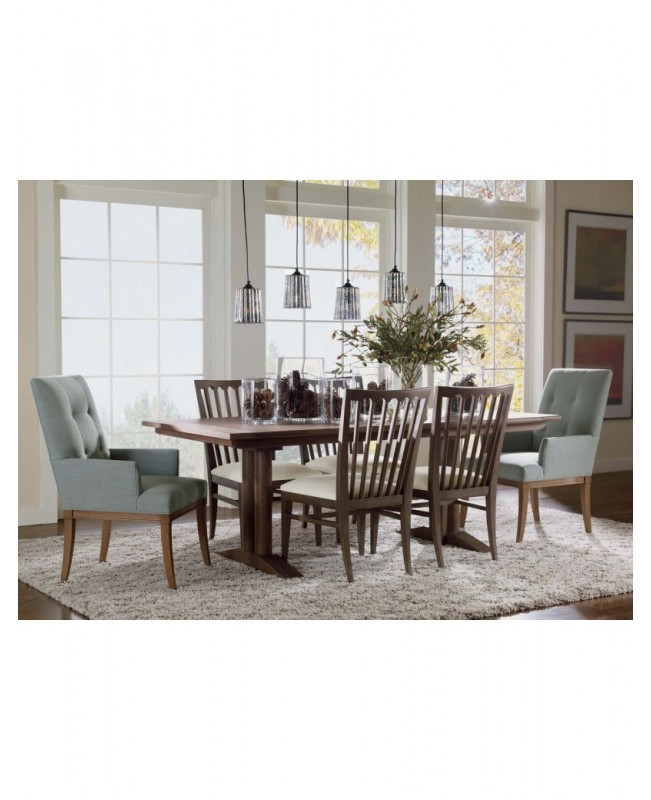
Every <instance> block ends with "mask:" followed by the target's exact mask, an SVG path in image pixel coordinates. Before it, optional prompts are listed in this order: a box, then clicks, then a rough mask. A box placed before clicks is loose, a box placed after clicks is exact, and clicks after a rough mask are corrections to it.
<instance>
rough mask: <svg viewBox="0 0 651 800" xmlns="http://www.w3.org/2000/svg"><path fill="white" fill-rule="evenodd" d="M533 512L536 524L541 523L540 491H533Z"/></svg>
mask: <svg viewBox="0 0 651 800" xmlns="http://www.w3.org/2000/svg"><path fill="white" fill-rule="evenodd" d="M531 511H532V512H533V519H534V522H540V506H539V505H538V489H531Z"/></svg>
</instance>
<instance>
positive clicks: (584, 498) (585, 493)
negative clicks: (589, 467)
mask: <svg viewBox="0 0 651 800" xmlns="http://www.w3.org/2000/svg"><path fill="white" fill-rule="evenodd" d="M591 481H592V479H591V478H586V479H585V480H584V482H583V483H582V484H581V512H582V513H583V525H584V527H585V532H586V533H592V517H591V514H590V484H591Z"/></svg>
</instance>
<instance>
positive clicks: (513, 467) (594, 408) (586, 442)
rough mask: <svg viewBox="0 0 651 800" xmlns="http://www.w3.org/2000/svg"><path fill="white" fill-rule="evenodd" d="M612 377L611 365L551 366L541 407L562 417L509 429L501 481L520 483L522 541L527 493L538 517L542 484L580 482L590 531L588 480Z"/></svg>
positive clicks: (544, 411)
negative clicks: (534, 427)
mask: <svg viewBox="0 0 651 800" xmlns="http://www.w3.org/2000/svg"><path fill="white" fill-rule="evenodd" d="M611 378H612V372H611V371H610V370H609V369H553V370H551V372H550V373H549V375H548V377H547V381H546V382H545V387H544V389H543V394H542V398H541V400H540V406H539V408H538V411H539V412H540V413H541V414H559V415H560V416H561V417H562V419H561V420H559V421H557V422H550V423H548V424H547V426H546V427H545V428H544V429H543V430H541V431H532V432H528V433H524V432H523V433H507V434H506V435H505V437H504V445H503V448H502V455H501V457H500V465H499V471H498V483H502V484H507V485H509V486H517V487H518V504H519V508H518V529H517V535H516V540H517V541H518V542H521V541H522V540H523V538H524V528H525V523H526V519H527V506H528V503H529V495H531V507H532V511H533V518H534V520H535V521H536V522H540V509H539V505H538V490H539V489H541V488H544V487H547V486H559V485H562V484H578V485H579V487H580V491H581V511H582V513H583V523H584V526H585V530H586V533H591V531H592V520H591V515H590V483H591V481H592V469H593V467H594V460H595V456H596V453H597V445H598V444H599V436H600V434H601V423H602V421H603V417H604V411H605V410H606V403H607V401H608V390H609V388H610V381H611Z"/></svg>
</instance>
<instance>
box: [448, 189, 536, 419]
mask: <svg viewBox="0 0 651 800" xmlns="http://www.w3.org/2000/svg"><path fill="white" fill-rule="evenodd" d="M440 191H441V185H440V182H438V183H437V194H440ZM448 193H450V196H451V197H463V198H468V200H467V201H466V202H465V205H463V206H461V205H456V206H454V213H453V214H449V213H447V211H446V208H447V204H445V200H444V219H443V221H444V226H445V227H444V230H443V232H442V231H441V228H440V227H437V228H436V256H435V260H436V265H437V269H436V271H437V274H438V275H439V278H438V279H440V275H441V263H442V264H443V268H442V274H443V278H444V280H445V282H446V283H447V284H449V285H451V286H452V287H453V289H454V293H455V301H456V302H458V301H459V300H460V299H461V298H463V299H464V300H465V301H466V302H473V303H475V305H476V306H477V313H476V316H475V319H476V320H477V321H478V322H480V323H481V324H482V325H483V326H484V329H483V331H482V332H483V333H484V334H485V336H486V339H487V342H488V351H487V353H486V356H485V358H484V359H483V360H480V359H479V357H478V356H477V355H475V354H468V355H462V358H461V370H460V371H459V373H457V374H455V375H454V376H453V378H452V379H453V380H458V378H459V377H460V376H461V375H467V374H469V373H475V374H476V380H477V383H479V384H484V385H488V384H501V383H513V384H514V385H515V389H514V393H513V399H512V403H511V407H512V408H513V409H514V410H516V411H519V410H522V409H523V394H524V378H525V331H526V325H525V322H526V320H525V307H526V305H525V292H526V275H527V264H528V263H529V261H530V259H529V254H528V224H527V223H526V222H522V221H518V220H507V219H506V218H508V216H509V212H508V211H506V210H505V211H503V212H501V213H500V211H499V207H498V210H497V211H495V210H494V209H493V213H492V217H493V218H492V219H488V218H485V217H484V218H482V216H483V215H485V214H486V204H485V202H482V201H485V200H491V201H492V200H498V201H502V202H505V203H516V202H519V203H524V202H525V201H526V199H527V182H526V181H445V195H444V197H446V198H447V196H448ZM450 205H452V203H450ZM489 205H490V206H491V207H492V206H493V204H492V203H490V204H489ZM498 206H499V203H498ZM437 210H439V211H440V198H439V199H438V200H437ZM501 217H505V219H501ZM441 243H443V259H442V262H441Z"/></svg>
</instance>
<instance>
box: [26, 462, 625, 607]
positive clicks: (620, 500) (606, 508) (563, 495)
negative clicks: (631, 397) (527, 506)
mask: <svg viewBox="0 0 651 800" xmlns="http://www.w3.org/2000/svg"><path fill="white" fill-rule="evenodd" d="M499 491H500V492H503V493H505V494H507V493H511V494H513V495H517V490H516V489H515V488H512V487H510V486H501V487H500V489H499ZM545 508H557V509H562V510H565V511H572V512H574V513H577V514H580V513H581V504H580V500H579V491H578V489H577V487H576V486H558V487H553V488H550V489H547V490H545V491H543V490H542V489H541V490H540V511H541V514H542V515H544V509H545ZM235 513H236V512H235V511H234V510H230V509H225V510H224V511H223V516H224V517H229V516H231V517H232V516H234V514H235ZM592 515H593V516H594V517H604V518H605V519H613V520H617V521H619V522H633V473H632V472H610V473H602V474H599V475H594V476H593V479H592ZM220 516H222V514H220ZM179 521H180V522H181V521H185V520H179ZM187 521H188V522H192V521H194V514H191V515H189V516H188V519H187ZM141 524H143V525H144V524H145V523H141ZM133 527H137V525H136V524H134V525H133ZM62 534H63V522H58V523H52V524H51V525H26V526H23V527H20V528H18V538H19V539H32V538H40V537H43V536H57V535H62ZM84 534H87V535H93V536H96V535H97V525H96V524H93V523H89V522H85V521H84V523H83V524H82V522H81V521H80V522H79V524H78V526H77V536H79V537H81V536H84ZM18 619H19V620H29V619H37V620H48V619H70V620H73V619H74V620H81V619H84V617H82V616H81V615H80V614H77V613H75V612H74V611H72V610H71V609H69V608H66V607H65V606H62V605H61V604H60V603H57V602H56V600H52V599H51V598H50V597H48V596H47V595H44V594H42V593H41V592H38V591H36V590H35V589H32V588H31V587H29V586H27V585H25V584H24V583H21V582H20V581H18ZM501 619H505V620H526V619H585V620H587V619H633V594H632V593H630V594H623V595H616V596H614V597H602V598H598V599H596V600H584V601H583V602H580V603H571V604H568V605H563V606H555V607H554V608H545V609H541V610H539V611H527V612H524V613H520V614H512V615H509V616H507V617H502V618H501Z"/></svg>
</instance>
